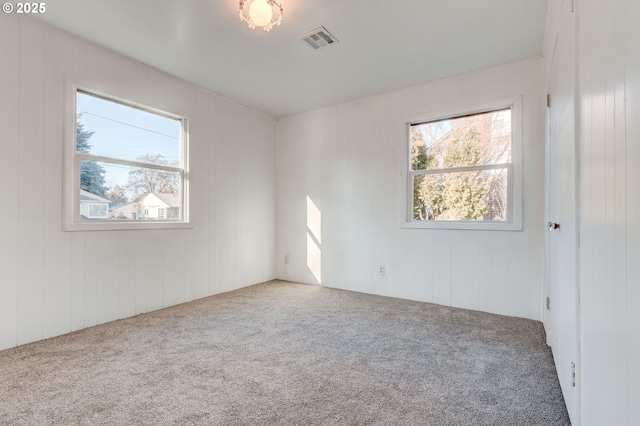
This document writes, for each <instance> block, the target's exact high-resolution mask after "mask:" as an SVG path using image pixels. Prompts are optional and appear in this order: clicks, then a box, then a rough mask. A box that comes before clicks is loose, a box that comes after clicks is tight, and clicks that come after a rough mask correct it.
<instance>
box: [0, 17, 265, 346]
mask: <svg viewBox="0 0 640 426" xmlns="http://www.w3.org/2000/svg"><path fill="white" fill-rule="evenodd" d="M0 36H2V37H0V54H1V55H2V57H3V61H2V62H1V63H0V78H1V80H0V90H1V91H2V98H0V124H1V127H2V129H3V138H2V144H3V145H2V148H3V160H0V161H2V167H1V168H0V177H1V178H2V179H3V181H5V182H15V185H11V186H8V187H7V188H6V191H5V195H6V197H8V199H11V200H12V201H13V202H14V207H15V208H11V209H3V210H2V211H1V212H0V219H1V220H2V222H3V224H4V226H3V229H2V230H0V237H1V238H0V273H2V277H3V279H2V280H0V350H2V349H5V348H10V347H14V346H16V345H18V344H22V343H28V342H32V341H35V340H39V339H42V338H44V337H51V336H55V335H59V334H63V333H67V332H69V331H72V330H78V329H81V328H84V327H91V326H94V325H96V324H100V323H103V322H106V321H112V320H115V319H118V318H124V317H128V316H131V315H135V314H139V313H144V312H148V311H150V310H154V309H160V308H163V307H166V306H170V305H173V304H176V303H182V302H185V301H188V300H192V299H194V298H197V297H205V296H209V295H211V294H214V293H218V292H221V291H228V290H232V289H235V288H239V287H241V286H246V285H250V284H254V283H256V282H262V281H268V280H270V279H273V278H274V276H275V272H274V255H273V253H274V247H275V232H274V229H273V228H274V221H275V198H276V194H275V148H276V143H275V141H276V124H275V122H276V121H275V119H273V118H272V117H269V116H267V115H264V114H262V113H260V112H257V111H253V110H250V109H248V108H245V107H243V106H240V105H238V104H235V103H233V102H230V101H228V100H224V99H222V98H220V97H219V96H217V95H215V94H212V93H210V92H207V91H205V90H202V89H200V88H197V87H195V86H193V85H192V84H190V83H186V82H184V81H181V80H179V79H177V78H175V77H172V76H169V75H167V74H164V73H162V72H160V71H158V70H155V69H153V68H150V67H149V66H146V65H144V64H141V63H138V62H136V61H133V60H131V59H128V58H125V57H123V56H121V55H119V54H117V53H115V52H112V51H110V50H107V49H104V48H102V47H100V46H97V45H95V44H92V43H89V42H87V41H85V40H82V39H80V38H78V37H75V36H73V35H71V34H68V33H66V32H63V31H60V30H57V29H55V28H53V27H51V26H49V25H47V24H44V23H42V22H40V21H38V20H35V19H32V18H31V17H28V16H20V15H17V14H11V15H9V14H2V16H0ZM66 79H70V80H72V81H76V80H77V81H78V82H81V83H82V84H87V85H89V86H91V88H93V89H95V90H99V91H103V92H106V93H110V94H112V95H115V96H120V97H123V98H127V99H130V100H132V101H134V102H138V103H141V104H147V105H151V106H153V107H156V108H159V109H162V110H167V111H170V112H174V113H177V114H183V115H185V116H187V117H188V118H189V132H190V134H189V138H190V151H191V152H190V158H191V161H192V164H191V166H192V167H191V172H192V175H191V176H190V179H191V184H192V192H191V198H192V200H191V201H192V210H191V215H192V224H193V228H192V229H179V230H176V229H171V230H149V231H146V230H136V231H100V232H63V231H62V226H61V214H62V197H61V190H62V189H61V185H62V178H61V176H62V167H63V166H62V155H63V149H62V148H63V144H64V140H63V138H64V132H63V130H64V129H63V122H64V114H65V113H69V112H66V111H64V108H63V106H64V104H65V96H67V94H66V93H65V80H66ZM70 113H72V112H70Z"/></svg>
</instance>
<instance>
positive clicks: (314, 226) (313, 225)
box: [307, 195, 322, 284]
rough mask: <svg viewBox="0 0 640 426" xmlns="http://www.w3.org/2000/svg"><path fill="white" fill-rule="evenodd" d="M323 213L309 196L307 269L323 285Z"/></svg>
mask: <svg viewBox="0 0 640 426" xmlns="http://www.w3.org/2000/svg"><path fill="white" fill-rule="evenodd" d="M321 245H322V212H320V209H319V208H318V206H316V204H315V203H314V202H313V200H312V199H311V198H310V197H309V196H308V195H307V267H308V268H309V270H310V271H311V273H312V274H313V276H314V277H315V279H316V281H317V282H318V284H322V249H321Z"/></svg>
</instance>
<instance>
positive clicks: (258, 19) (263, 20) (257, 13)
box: [249, 0, 273, 27]
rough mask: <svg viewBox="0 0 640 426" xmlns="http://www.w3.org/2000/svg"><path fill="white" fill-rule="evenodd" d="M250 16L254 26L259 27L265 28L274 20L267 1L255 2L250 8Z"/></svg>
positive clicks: (257, 0) (259, 0) (256, 0)
mask: <svg viewBox="0 0 640 426" xmlns="http://www.w3.org/2000/svg"><path fill="white" fill-rule="evenodd" d="M249 16H250V17H251V20H252V21H253V23H254V24H256V25H257V26H259V27H265V26H267V25H269V23H270V22H271V18H273V10H271V5H270V4H269V3H267V0H254V1H253V2H252V3H251V6H249Z"/></svg>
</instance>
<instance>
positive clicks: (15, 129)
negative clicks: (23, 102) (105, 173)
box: [0, 14, 20, 348]
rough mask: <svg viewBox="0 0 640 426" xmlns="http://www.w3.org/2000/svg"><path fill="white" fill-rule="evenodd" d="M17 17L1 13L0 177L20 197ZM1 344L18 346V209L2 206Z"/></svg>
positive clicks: (7, 191)
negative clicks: (0, 133) (18, 180)
mask: <svg viewBox="0 0 640 426" xmlns="http://www.w3.org/2000/svg"><path fill="white" fill-rule="evenodd" d="M19 24H20V22H19V21H17V20H13V19H11V18H10V17H9V16H8V15H6V14H3V16H0V51H2V52H3V55H4V57H3V60H2V61H1V62H0V93H2V99H3V100H4V101H3V102H0V128H1V129H2V139H1V140H0V141H1V143H2V152H3V155H2V159H0V164H1V165H2V166H1V167H0V181H1V182H14V183H16V184H13V185H5V187H4V191H5V197H7V199H9V200H14V202H15V201H16V200H18V197H19V182H17V177H18V176H19V159H20V144H19V143H16V141H19V140H20V108H19V105H20V39H19V34H20V30H19ZM0 222H2V224H3V226H1V227H0V275H1V276H2V279H1V280H0V295H2V297H0V348H6V347H11V346H15V345H16V344H17V342H18V275H19V267H18V247H19V233H18V225H19V209H18V206H15V208H8V209H0Z"/></svg>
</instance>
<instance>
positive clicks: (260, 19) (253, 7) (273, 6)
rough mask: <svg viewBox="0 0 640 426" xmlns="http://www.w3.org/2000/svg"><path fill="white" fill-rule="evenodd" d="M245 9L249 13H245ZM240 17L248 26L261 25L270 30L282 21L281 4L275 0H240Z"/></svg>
mask: <svg viewBox="0 0 640 426" xmlns="http://www.w3.org/2000/svg"><path fill="white" fill-rule="evenodd" d="M245 6H248V7H247V8H246V9H248V10H249V13H248V14H247V13H245ZM239 9H240V19H241V20H243V21H244V22H246V23H247V24H248V25H249V28H252V29H254V30H255V29H256V27H262V29H263V30H265V31H271V28H273V27H274V26H275V27H277V26H279V25H280V23H281V22H282V12H283V11H284V10H283V9H282V4H280V3H277V2H276V1H275V0H240V7H239Z"/></svg>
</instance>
